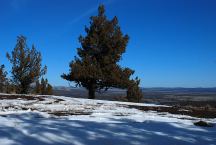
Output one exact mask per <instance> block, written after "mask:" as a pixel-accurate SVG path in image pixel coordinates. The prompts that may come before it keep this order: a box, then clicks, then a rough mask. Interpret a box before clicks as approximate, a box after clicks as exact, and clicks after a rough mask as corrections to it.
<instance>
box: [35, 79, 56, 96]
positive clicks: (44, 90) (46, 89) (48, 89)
mask: <svg viewBox="0 0 216 145" xmlns="http://www.w3.org/2000/svg"><path fill="white" fill-rule="evenodd" d="M39 86H40V93H38V94H41V95H52V94H53V88H52V85H51V84H49V83H48V80H47V79H44V78H42V79H41V83H39Z"/></svg>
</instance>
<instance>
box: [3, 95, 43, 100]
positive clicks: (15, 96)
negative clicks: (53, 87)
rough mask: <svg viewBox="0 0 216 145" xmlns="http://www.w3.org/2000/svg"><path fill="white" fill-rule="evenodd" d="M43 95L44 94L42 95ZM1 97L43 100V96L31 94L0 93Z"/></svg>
mask: <svg viewBox="0 0 216 145" xmlns="http://www.w3.org/2000/svg"><path fill="white" fill-rule="evenodd" d="M44 97H45V96H44ZM3 99H9V100H11V99H24V100H39V101H44V98H43V96H33V95H14V94H13V95H0V100H3Z"/></svg>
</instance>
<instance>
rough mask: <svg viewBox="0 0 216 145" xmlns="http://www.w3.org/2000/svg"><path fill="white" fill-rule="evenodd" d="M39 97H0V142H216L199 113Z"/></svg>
mask: <svg viewBox="0 0 216 145" xmlns="http://www.w3.org/2000/svg"><path fill="white" fill-rule="evenodd" d="M43 98H44V100H40V101H39V100H37V99H36V100H25V99H22V98H20V99H4V100H0V145H195V144H196V145H216V127H215V126H214V127H209V128H208V127H198V126H194V125H193V123H194V122H195V121H199V120H200V119H199V118H194V117H190V116H183V115H173V114H169V113H157V112H152V111H148V112H144V111H141V110H137V109H134V108H129V107H127V105H139V106H157V105H154V104H136V103H126V102H113V101H100V100H88V99H77V98H68V97H57V96H46V97H43ZM202 120H205V121H208V122H211V123H213V124H215V123H216V119H202Z"/></svg>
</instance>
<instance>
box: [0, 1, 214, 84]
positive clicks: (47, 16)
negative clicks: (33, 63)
mask: <svg viewBox="0 0 216 145" xmlns="http://www.w3.org/2000/svg"><path fill="white" fill-rule="evenodd" d="M99 4H105V6H106V14H107V16H108V18H112V17H113V16H117V17H118V19H119V22H120V26H121V28H122V31H123V33H124V34H128V35H129V36H130V41H129V44H128V47H127V51H126V53H125V54H124V55H123V58H122V61H121V62H120V64H121V65H122V66H128V67H131V68H132V69H134V70H136V73H135V75H134V76H139V77H140V78H141V86H142V87H216V1H215V0H0V50H1V51H0V64H5V65H6V67H7V69H8V70H9V69H10V67H11V66H10V64H9V63H8V61H7V59H6V57H5V54H6V52H10V51H11V50H12V49H13V48H14V46H15V43H16V37H17V36H18V35H20V34H23V35H24V36H26V37H27V38H28V44H29V45H31V44H33V43H34V44H35V46H36V48H37V49H38V50H39V51H41V53H42V56H43V64H46V65H47V66H48V73H47V75H46V77H47V78H48V79H49V81H50V83H51V84H52V85H55V86H57V85H66V86H67V85H68V82H67V81H65V80H63V79H61V78H60V75H61V74H62V73H66V72H68V71H69V67H68V64H69V62H70V61H71V60H72V59H73V58H74V56H75V55H76V48H77V47H79V46H80V44H79V43H78V37H79V35H80V34H84V26H85V25H88V24H89V17H90V16H91V15H96V14H97V7H98V5H99Z"/></svg>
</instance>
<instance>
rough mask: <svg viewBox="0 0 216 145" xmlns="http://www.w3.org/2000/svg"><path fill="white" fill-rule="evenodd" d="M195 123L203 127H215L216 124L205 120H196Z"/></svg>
mask: <svg viewBox="0 0 216 145" xmlns="http://www.w3.org/2000/svg"><path fill="white" fill-rule="evenodd" d="M194 125H196V126H202V127H213V126H214V125H213V124H211V123H207V122H205V121H198V122H194Z"/></svg>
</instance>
